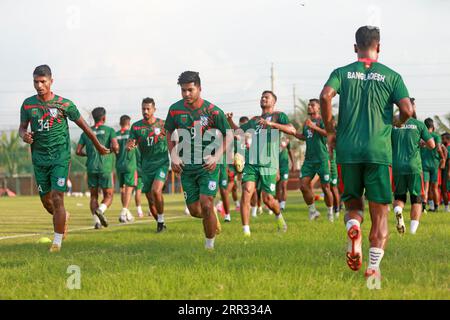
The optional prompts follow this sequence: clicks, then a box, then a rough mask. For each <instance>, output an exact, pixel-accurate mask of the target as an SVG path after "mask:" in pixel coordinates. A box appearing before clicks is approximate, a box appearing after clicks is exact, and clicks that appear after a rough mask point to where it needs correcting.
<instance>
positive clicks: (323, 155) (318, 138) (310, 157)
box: [303, 118, 329, 163]
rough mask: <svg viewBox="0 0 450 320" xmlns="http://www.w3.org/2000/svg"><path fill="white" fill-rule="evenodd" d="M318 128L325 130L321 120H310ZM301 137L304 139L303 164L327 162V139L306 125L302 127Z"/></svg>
mask: <svg viewBox="0 0 450 320" xmlns="http://www.w3.org/2000/svg"><path fill="white" fill-rule="evenodd" d="M311 121H312V122H314V123H315V125H316V126H318V127H319V128H322V129H325V124H324V123H323V121H322V119H321V118H317V119H311ZM303 135H304V136H305V139H306V154H305V162H309V163H322V162H324V161H328V159H329V156H328V149H327V137H324V136H322V135H321V134H320V133H318V132H317V131H315V130H313V129H311V128H310V127H308V126H307V125H306V124H305V125H304V126H303Z"/></svg>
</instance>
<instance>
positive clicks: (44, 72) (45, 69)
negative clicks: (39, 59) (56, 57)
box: [33, 64, 52, 78]
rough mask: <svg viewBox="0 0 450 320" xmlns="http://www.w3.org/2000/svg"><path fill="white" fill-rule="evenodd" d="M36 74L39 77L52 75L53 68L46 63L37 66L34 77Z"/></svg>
mask: <svg viewBox="0 0 450 320" xmlns="http://www.w3.org/2000/svg"><path fill="white" fill-rule="evenodd" d="M34 76H38V77H49V78H51V77H52V70H51V69H50V67H49V66H48V65H46V64H43V65H40V66H37V67H36V68H35V69H34V71H33V77H34Z"/></svg>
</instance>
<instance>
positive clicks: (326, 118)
mask: <svg viewBox="0 0 450 320" xmlns="http://www.w3.org/2000/svg"><path fill="white" fill-rule="evenodd" d="M335 96H336V90H334V89H333V88H332V87H329V86H325V87H324V88H323V90H322V92H321V93H320V112H321V114H322V120H323V123H324V124H325V130H326V131H327V140H328V151H329V153H330V157H333V150H334V148H335V147H336V129H335V128H334V121H333V112H332V104H331V102H332V100H333V98H334V97H335Z"/></svg>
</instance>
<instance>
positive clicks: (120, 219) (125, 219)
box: [119, 214, 127, 223]
mask: <svg viewBox="0 0 450 320" xmlns="http://www.w3.org/2000/svg"><path fill="white" fill-rule="evenodd" d="M119 222H120V223H126V222H127V216H125V215H122V214H121V215H120V216H119Z"/></svg>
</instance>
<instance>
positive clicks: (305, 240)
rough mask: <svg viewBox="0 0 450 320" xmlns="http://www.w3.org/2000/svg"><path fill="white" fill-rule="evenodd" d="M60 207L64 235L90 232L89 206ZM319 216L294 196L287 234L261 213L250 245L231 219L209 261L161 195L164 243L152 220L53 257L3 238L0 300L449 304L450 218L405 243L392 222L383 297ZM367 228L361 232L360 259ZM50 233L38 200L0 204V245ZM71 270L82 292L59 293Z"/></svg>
mask: <svg viewBox="0 0 450 320" xmlns="http://www.w3.org/2000/svg"><path fill="white" fill-rule="evenodd" d="M65 202H66V207H67V209H68V210H69V211H70V212H71V213H72V218H71V224H70V228H72V229H77V228H83V227H89V226H91V217H90V215H89V214H88V199H87V198H66V201H65ZM318 207H319V210H321V211H322V217H321V218H320V219H319V220H318V221H316V222H310V221H309V220H308V218H307V209H306V206H305V204H304V203H303V202H302V201H301V200H300V194H299V193H295V192H291V193H290V195H289V199H288V210H287V211H286V213H285V214H284V216H285V218H286V220H287V223H288V225H289V229H288V232H287V233H285V234H283V233H278V232H277V231H276V224H275V221H274V217H273V216H269V215H267V214H266V213H265V214H264V215H262V216H260V217H258V218H257V219H255V220H253V221H252V225H251V227H252V237H251V238H250V239H246V238H244V237H243V235H242V229H241V225H240V219H239V217H238V214H237V213H235V212H233V214H232V217H233V221H232V222H231V223H229V224H224V223H222V226H223V232H222V234H221V235H219V236H218V237H217V238H216V249H215V251H213V252H208V251H206V250H205V249H204V248H203V245H204V236H203V231H202V223H201V221H200V220H198V219H193V218H188V217H185V216H184V215H183V208H184V204H183V201H182V198H181V197H180V196H166V216H167V225H168V230H167V232H166V233H163V234H156V233H155V229H156V226H155V223H154V222H153V221H152V220H151V219H149V218H145V219H143V220H142V221H144V222H143V223H136V224H133V225H124V226H111V227H109V228H107V229H103V230H100V231H98V230H82V231H73V232H70V233H69V238H68V240H67V241H66V242H64V245H63V250H62V251H61V252H60V253H59V254H50V253H49V252H48V244H37V243H36V240H37V239H39V238H40V237H42V236H43V235H37V236H24V237H19V238H12V239H3V240H0V270H1V272H0V299H450V290H449V284H450V277H449V275H450V268H449V250H448V248H449V235H450V226H449V219H450V215H449V214H446V213H443V212H442V211H441V212H440V213H438V214H428V215H426V216H424V217H423V219H422V222H421V224H420V227H419V230H418V234H417V235H415V236H412V235H410V234H406V235H405V236H403V237H400V236H399V235H398V234H397V233H396V231H395V224H394V223H395V222H394V218H393V214H391V217H390V230H391V232H392V233H391V235H390V240H389V242H388V248H387V250H386V253H385V257H384V259H383V262H382V265H381V266H382V276H383V280H382V284H381V286H382V288H381V290H369V289H367V287H366V282H365V280H364V276H363V272H364V271H363V270H364V267H365V265H366V263H367V257H364V265H363V269H362V270H361V271H360V272H353V271H351V270H350V269H349V268H348V267H347V266H346V263H345V244H346V238H345V236H346V235H345V228H344V225H343V223H342V219H340V221H339V222H335V223H334V224H331V223H329V222H328V221H327V220H326V218H325V216H326V212H325V208H324V205H323V203H322V202H321V203H319V205H318ZM119 209H120V205H119V197H118V195H116V196H115V199H114V204H113V206H112V207H111V208H110V210H109V211H108V212H107V215H108V217H109V219H110V221H111V222H112V223H113V224H115V221H117V217H118V214H119ZM132 209H133V211H134V207H133V208H132ZM407 221H408V222H409V219H407ZM369 227H370V222H367V223H365V224H363V236H364V238H365V239H364V254H366V255H367V251H368V240H367V235H368V230H369ZM407 227H408V228H409V223H408V224H407ZM51 231H52V223H51V216H50V215H48V214H47V213H45V212H44V210H43V208H42V206H41V204H40V202H39V199H38V198H37V197H17V198H1V199H0V237H6V236H14V235H27V234H30V233H44V232H50V233H51ZM47 236H49V235H47ZM70 265H77V266H79V267H80V269H81V289H80V290H69V289H67V287H66V280H67V278H68V277H69V276H70V274H68V273H66V271H67V268H68V266H70Z"/></svg>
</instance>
